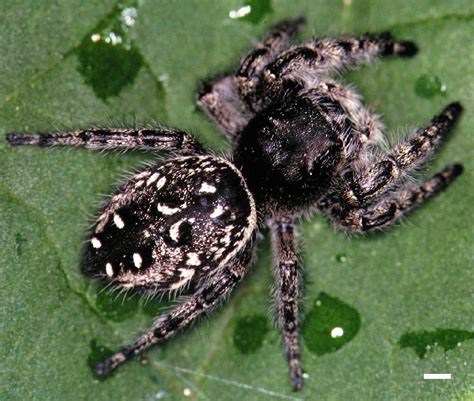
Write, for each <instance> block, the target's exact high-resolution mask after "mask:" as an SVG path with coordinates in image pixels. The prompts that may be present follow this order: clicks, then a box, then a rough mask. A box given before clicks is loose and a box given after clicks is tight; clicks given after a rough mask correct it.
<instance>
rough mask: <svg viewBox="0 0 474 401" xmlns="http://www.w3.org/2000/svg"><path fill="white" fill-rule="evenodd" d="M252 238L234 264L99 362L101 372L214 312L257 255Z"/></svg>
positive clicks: (98, 370) (106, 372) (98, 372)
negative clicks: (128, 342) (255, 254)
mask: <svg viewBox="0 0 474 401" xmlns="http://www.w3.org/2000/svg"><path fill="white" fill-rule="evenodd" d="M252 248H253V247H252V245H251V241H250V242H249V245H248V246H247V248H246V249H245V250H244V251H243V252H242V253H241V254H240V257H238V258H237V259H236V260H235V262H234V263H233V264H232V265H229V266H227V267H225V268H223V269H222V270H221V271H219V272H217V273H216V274H214V275H213V276H212V277H210V278H209V279H208V280H207V281H205V282H204V283H203V285H202V286H201V287H200V288H199V289H198V290H197V291H196V293H195V294H194V295H193V296H191V297H190V298H188V299H187V300H186V301H185V302H184V303H182V304H181V305H179V306H177V307H176V308H174V309H173V310H171V311H170V312H169V313H168V314H166V315H164V316H161V317H160V318H159V319H158V320H157V321H156V322H155V323H154V324H153V326H152V327H151V328H150V329H149V330H148V331H147V332H146V333H145V334H143V335H142V336H141V337H139V338H138V339H137V340H136V341H135V342H134V343H133V344H131V345H129V346H127V347H125V348H123V349H122V351H120V352H117V353H116V354H114V355H112V356H111V357H110V358H107V359H106V360H104V361H102V362H100V363H99V364H98V365H97V366H96V372H97V374H98V375H100V376H106V375H108V374H109V373H110V372H112V371H113V370H115V369H116V368H117V367H118V366H120V365H121V364H122V363H124V362H126V361H127V360H129V359H131V358H133V357H134V356H136V355H138V354H139V353H141V352H143V351H145V350H146V349H148V348H150V347H151V346H153V345H155V344H158V343H163V342H165V341H167V340H168V339H170V338H171V337H173V336H175V335H176V334H177V333H178V332H179V331H181V330H182V329H184V328H185V327H187V326H189V325H190V324H191V323H192V322H193V321H195V320H196V319H197V318H198V317H200V316H202V315H204V314H206V313H209V312H211V311H212V310H213V309H215V308H216V307H217V306H218V305H219V304H220V303H222V301H223V300H224V299H225V298H226V297H227V296H228V295H229V294H230V292H231V291H232V290H233V288H234V287H235V286H236V284H237V283H238V282H239V281H240V280H241V279H242V278H243V276H244V275H245V273H246V272H247V270H248V267H249V265H250V263H251V259H252V256H253V249H252Z"/></svg>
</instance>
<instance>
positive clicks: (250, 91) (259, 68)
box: [236, 17, 305, 110]
mask: <svg viewBox="0 0 474 401" xmlns="http://www.w3.org/2000/svg"><path fill="white" fill-rule="evenodd" d="M304 24H305V19H304V18H303V17H298V18H294V19H291V20H285V21H282V22H281V23H279V24H277V25H275V26H274V27H273V28H272V29H271V30H270V32H269V34H268V35H267V36H266V37H265V38H264V39H263V40H262V41H261V42H259V43H258V44H257V45H256V46H255V49H254V50H252V51H251V52H250V53H249V54H248V55H247V56H245V57H244V58H243V60H242V62H241V64H240V68H239V70H238V71H237V73H236V84H237V88H238V91H239V93H240V96H241V97H242V99H243V100H244V102H245V103H246V104H247V106H249V108H250V109H251V110H253V109H254V108H253V107H252V105H253V103H254V102H255V101H257V100H258V94H256V93H255V90H256V87H257V86H258V84H259V81H260V75H261V73H262V72H263V70H264V68H265V67H266V66H267V65H268V64H269V63H270V62H272V61H273V60H274V59H275V58H276V57H277V56H278V55H279V54H280V53H281V52H282V51H283V50H285V49H286V48H288V46H289V45H290V40H291V37H292V36H294V35H295V34H296V33H297V32H299V31H300V30H301V29H302V28H303V26H304Z"/></svg>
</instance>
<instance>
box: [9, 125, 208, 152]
mask: <svg viewBox="0 0 474 401" xmlns="http://www.w3.org/2000/svg"><path fill="white" fill-rule="evenodd" d="M6 138H7V141H8V142H9V143H10V144H11V145H36V146H81V147H85V148H89V149H95V150H100V149H148V150H171V151H175V152H177V153H179V154H182V155H186V154H203V153H206V151H205V149H204V147H203V146H202V145H201V144H200V143H199V142H198V141H197V140H196V139H195V138H194V136H193V135H191V134H190V133H188V132H184V131H179V130H175V129H171V128H157V129H151V128H144V129H131V128H104V129H98V128H94V129H88V130H75V131H70V132H58V133H49V134H26V133H10V134H7V137H6Z"/></svg>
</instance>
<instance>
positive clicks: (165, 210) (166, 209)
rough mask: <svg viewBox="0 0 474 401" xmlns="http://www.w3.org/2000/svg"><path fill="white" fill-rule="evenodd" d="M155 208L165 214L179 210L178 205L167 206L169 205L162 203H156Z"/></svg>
mask: <svg viewBox="0 0 474 401" xmlns="http://www.w3.org/2000/svg"><path fill="white" fill-rule="evenodd" d="M157 208H158V211H159V212H161V213H163V214H166V215H171V214H175V213H176V212H178V211H179V207H169V206H166V205H163V204H162V203H158V206H157Z"/></svg>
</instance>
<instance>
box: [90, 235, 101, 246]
mask: <svg viewBox="0 0 474 401" xmlns="http://www.w3.org/2000/svg"><path fill="white" fill-rule="evenodd" d="M91 244H92V246H93V247H94V248H96V249H99V248H100V247H101V246H102V242H100V241H99V239H98V238H96V237H92V239H91Z"/></svg>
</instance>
